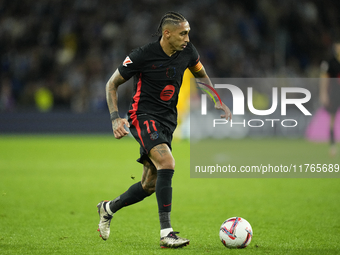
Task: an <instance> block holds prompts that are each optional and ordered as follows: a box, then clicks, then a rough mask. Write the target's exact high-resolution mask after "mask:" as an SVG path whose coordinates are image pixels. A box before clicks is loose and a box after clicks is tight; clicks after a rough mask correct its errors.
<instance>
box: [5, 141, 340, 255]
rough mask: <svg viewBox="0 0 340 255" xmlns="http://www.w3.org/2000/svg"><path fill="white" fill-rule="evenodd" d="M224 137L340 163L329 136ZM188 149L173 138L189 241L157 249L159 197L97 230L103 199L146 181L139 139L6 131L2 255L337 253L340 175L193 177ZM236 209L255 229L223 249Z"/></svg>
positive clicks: (242, 146) (238, 146)
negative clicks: (318, 140) (244, 242)
mask: <svg viewBox="0 0 340 255" xmlns="http://www.w3.org/2000/svg"><path fill="white" fill-rule="evenodd" d="M225 142H226V144H227V145H226V147H225V150H226V151H228V150H229V151H230V153H231V154H232V155H234V157H233V158H235V157H236V156H237V155H242V154H243V153H246V154H251V153H259V152H256V151H257V150H256V148H259V144H262V145H263V146H264V147H265V146H267V148H270V146H276V148H281V150H282V152H285V153H283V155H284V156H283V157H282V159H281V162H280V163H287V164H290V163H292V162H294V161H299V159H300V157H301V156H300V152H301V150H303V149H304V148H305V149H306V150H307V151H308V150H309V151H313V158H314V159H315V160H318V159H319V160H320V162H321V161H325V159H327V160H328V161H329V162H330V163H331V162H332V163H339V158H338V159H329V158H327V157H328V156H327V148H328V147H327V145H326V144H313V143H309V142H307V141H304V140H284V139H275V140H273V139H271V140H269V139H268V140H251V139H244V140H226V141H225ZM266 144H267V145H266ZM268 144H269V145H270V144H271V145H270V146H269V145H268ZM288 144H289V148H290V149H289V151H290V152H289V153H287V152H286V150H287V145H288ZM189 148H190V144H189V142H188V141H174V143H173V154H174V156H175V159H176V170H175V175H174V177H173V210H172V225H173V227H174V230H176V231H180V232H181V233H180V235H181V236H183V237H186V238H188V239H190V240H191V242H190V245H189V246H187V247H184V248H183V249H179V250H169V249H160V248H159V222H158V213H157V204H156V199H155V196H154V195H153V196H151V197H149V198H147V199H145V200H144V201H143V202H141V203H139V204H135V205H133V206H130V207H127V208H123V209H122V210H121V211H119V212H118V213H117V214H116V215H115V216H114V218H113V221H112V223H111V236H110V238H109V240H107V241H106V242H104V241H103V240H101V238H100V237H99V233H98V232H97V231H96V230H97V224H98V214H97V208H96V205H97V203H98V202H100V201H101V200H103V199H113V198H115V197H116V196H117V195H119V194H121V193H122V192H124V191H125V190H126V189H127V188H128V187H129V186H130V185H132V184H133V183H135V182H136V181H139V180H140V176H141V173H142V168H141V166H140V165H139V164H138V163H136V162H135V159H136V158H137V157H138V150H139V148H138V145H137V143H136V142H135V141H134V140H133V139H131V138H124V139H122V140H115V139H114V137H113V136H85V135H84V136H71V135H69V136H61V135H56V136H24V135H22V136H0V254H175V253H176V254H340V244H339V237H340V234H339V233H340V216H339V215H340V203H339V194H340V181H339V180H340V179H338V178H337V179H335V178H332V179H331V178H329V179H327V178H325V179H287V178H286V179H279V178H271V179H260V178H248V179H240V178H234V179H227V178H212V179H211V178H209V179H204V178H201V179H195V178H190V172H189V165H190V160H189V155H190V152H189ZM311 148H312V149H311ZM207 149H208V148H207ZM262 153H263V152H262ZM238 157H239V160H242V157H240V156H238ZM236 159H237V157H236ZM254 160H255V156H254ZM251 162H252V161H251V160H249V159H248V161H247V163H248V164H250V163H251ZM257 163H259V162H257ZM232 216H240V217H244V218H245V219H247V220H248V221H249V222H250V223H251V225H252V227H253V232H254V235H253V240H252V242H251V244H250V245H249V246H248V247H247V248H245V249H241V250H229V249H226V248H225V247H224V246H223V245H222V244H221V242H220V240H219V236H218V232H219V227H220V225H221V224H222V222H223V221H224V220H225V219H227V218H229V217H232Z"/></svg>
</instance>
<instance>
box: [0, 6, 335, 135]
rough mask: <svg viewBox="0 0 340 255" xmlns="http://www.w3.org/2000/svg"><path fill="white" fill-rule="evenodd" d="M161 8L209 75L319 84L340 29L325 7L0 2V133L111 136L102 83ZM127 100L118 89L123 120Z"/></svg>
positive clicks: (142, 38) (128, 89)
mask: <svg viewBox="0 0 340 255" xmlns="http://www.w3.org/2000/svg"><path fill="white" fill-rule="evenodd" d="M169 10H173V11H178V12H181V13H182V14H183V15H184V16H185V17H186V18H187V20H188V21H189V23H190V26H191V32H190V39H191V41H192V42H193V43H194V45H195V46H196V48H197V49H198V51H199V53H200V55H201V61H202V63H203V64H204V66H205V68H206V70H207V72H208V74H209V76H210V77H242V78H247V77H255V78H256V77H259V78H265V77H289V78H291V77H293V78H294V77H300V78H301V77H306V78H307V77H308V78H317V77H319V74H320V63H321V61H322V60H325V59H329V58H330V56H331V54H332V48H331V45H332V40H333V38H334V36H335V34H336V32H337V31H338V30H339V25H340V24H339V23H340V16H339V13H340V2H339V1H332V0H324V1H317V0H301V1H295V0H286V1H279V0H241V1H240V0H228V1H221V0H200V1H191V0H189V1H182V0H171V1H170V0H157V1H156V0H138V1H126V0H124V1H123V0H110V1H109V0H100V1H94V0H49V1H46V0H35V1H33V0H20V1H19V0H2V1H0V132H1V133H11V132H76V133H77V132H111V123H110V121H109V115H108V110H107V106H106V100H105V84H106V82H107V80H108V79H109V77H110V76H111V75H112V73H113V71H114V70H115V69H116V68H117V67H118V65H119V64H120V63H121V61H122V60H124V58H125V56H126V55H127V54H129V52H130V51H131V50H132V49H133V48H136V47H139V46H142V45H144V44H146V43H148V42H150V41H153V40H155V39H156V38H155V37H152V34H154V33H155V32H156V30H157V27H158V24H159V21H160V19H161V17H162V15H163V14H164V13H165V12H167V11H169ZM310 89H311V90H312V91H315V93H317V87H316V86H314V87H313V88H310ZM268 91H269V95H271V89H270V90H268ZM131 93H132V82H131V81H129V82H128V84H125V85H123V86H121V87H120V91H119V96H120V97H119V110H120V115H121V116H124V115H125V114H126V112H127V110H128V107H129V103H130V98H131ZM262 93H267V92H266V90H264V91H262ZM312 100H314V102H312V105H314V106H315V109H312V110H316V109H317V107H318V97H317V96H314V97H312ZM269 103H270V102H269Z"/></svg>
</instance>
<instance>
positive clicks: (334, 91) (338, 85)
mask: <svg viewBox="0 0 340 255" xmlns="http://www.w3.org/2000/svg"><path fill="white" fill-rule="evenodd" d="M333 52H334V56H333V57H332V58H331V59H330V60H329V61H328V62H326V61H323V62H322V64H321V79H320V80H321V81H320V102H321V104H322V105H323V106H324V107H325V109H326V110H327V111H328V113H329V114H330V117H331V121H330V128H329V134H330V155H331V156H332V157H334V156H335V155H336V153H337V149H336V145H335V137H334V123H335V116H336V112H337V110H338V108H339V107H340V80H339V77H340V40H336V41H335V42H334V44H333Z"/></svg>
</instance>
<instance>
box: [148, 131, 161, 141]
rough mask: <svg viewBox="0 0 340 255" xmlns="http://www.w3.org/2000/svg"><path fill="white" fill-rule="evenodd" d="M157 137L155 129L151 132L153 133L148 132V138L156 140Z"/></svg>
mask: <svg viewBox="0 0 340 255" xmlns="http://www.w3.org/2000/svg"><path fill="white" fill-rule="evenodd" d="M158 137H159V136H158V133H157V131H155V132H153V133H151V134H150V139H151V140H156V139H157V138H158Z"/></svg>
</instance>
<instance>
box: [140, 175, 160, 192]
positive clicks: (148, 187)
mask: <svg viewBox="0 0 340 255" xmlns="http://www.w3.org/2000/svg"><path fill="white" fill-rule="evenodd" d="M156 179H157V177H156V178H153V179H152V180H150V179H149V180H148V181H146V182H142V188H143V190H144V191H145V192H146V193H148V194H149V195H151V194H152V193H154V192H155V191H156Z"/></svg>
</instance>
